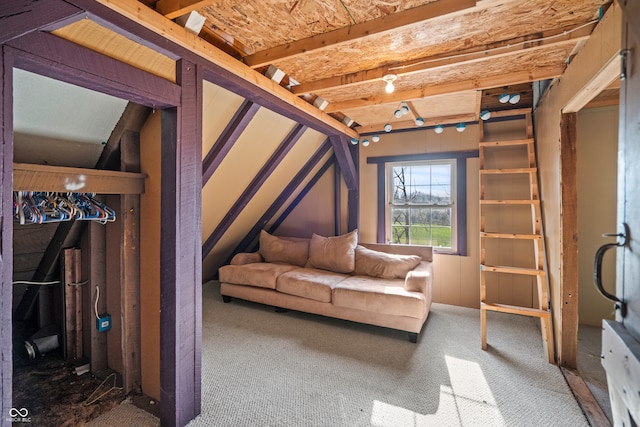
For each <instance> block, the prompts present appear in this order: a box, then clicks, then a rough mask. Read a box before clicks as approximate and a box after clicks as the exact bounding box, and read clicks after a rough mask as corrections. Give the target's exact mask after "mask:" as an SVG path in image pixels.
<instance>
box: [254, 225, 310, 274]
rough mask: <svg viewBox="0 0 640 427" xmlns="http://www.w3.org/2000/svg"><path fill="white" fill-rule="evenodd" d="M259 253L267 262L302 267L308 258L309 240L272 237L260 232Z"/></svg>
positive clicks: (262, 231)
mask: <svg viewBox="0 0 640 427" xmlns="http://www.w3.org/2000/svg"><path fill="white" fill-rule="evenodd" d="M259 252H260V255H262V257H263V258H264V260H265V261H267V262H282V263H285V264H293V265H298V266H300V267H303V266H304V265H305V264H306V263H307V258H308V257H309V240H308V239H294V238H282V237H277V236H272V235H271V234H269V233H267V232H266V231H264V230H261V231H260V249H259Z"/></svg>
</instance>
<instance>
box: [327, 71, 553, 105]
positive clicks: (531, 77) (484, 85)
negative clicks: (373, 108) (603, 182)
mask: <svg viewBox="0 0 640 427" xmlns="http://www.w3.org/2000/svg"><path fill="white" fill-rule="evenodd" d="M564 69H565V66H564V65H562V66H556V67H550V68H545V69H544V70H537V71H532V72H529V71H522V72H516V73H506V74H500V75H496V76H489V77H483V78H477V79H472V80H464V81H460V82H454V83H444V84H440V85H434V86H429V87H423V88H419V89H413V90H407V91H399V92H394V93H392V94H385V95H376V96H370V97H367V98H360V99H352V100H348V101H342V102H333V103H330V104H329V106H328V107H327V109H326V110H325V111H326V112H327V113H335V112H337V111H344V110H348V109H351V108H361V107H367V106H370V105H379V104H388V103H395V102H402V101H406V100H412V99H419V98H425V97H427V96H434V95H442V94H446V93H455V92H462V91H467V90H482V89H489V88H492V87H497V86H508V85H514V84H520V83H528V82H533V81H536V80H546V79H552V78H555V77H558V76H559V75H561V74H562V72H563V71H564Z"/></svg>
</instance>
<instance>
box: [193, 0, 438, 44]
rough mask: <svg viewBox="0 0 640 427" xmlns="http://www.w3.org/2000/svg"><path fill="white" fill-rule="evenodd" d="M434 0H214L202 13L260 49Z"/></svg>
mask: <svg viewBox="0 0 640 427" xmlns="http://www.w3.org/2000/svg"><path fill="white" fill-rule="evenodd" d="M433 1H434V0H408V1H403V2H400V1H391V2H389V1H384V0H371V1H367V2H362V1H358V0H285V1H275V0H271V1H262V0H243V1H234V2H230V1H226V0H217V1H214V2H212V4H211V5H210V6H208V7H205V8H204V9H202V10H201V13H202V14H203V15H204V16H205V17H206V18H207V20H209V21H210V22H211V23H213V25H215V26H216V27H218V28H220V29H221V30H223V31H225V32H227V33H229V34H232V35H233V36H234V37H235V38H237V39H238V40H240V41H241V42H242V43H243V44H244V45H246V46H248V47H249V48H250V49H252V50H254V51H261V50H265V49H269V48H272V47H276V46H280V45H283V44H286V43H290V42H293V41H296V40H301V39H304V38H307V37H311V36H314V35H317V34H324V33H327V32H330V31H333V30H336V29H339V28H343V27H347V26H349V25H352V24H355V23H361V22H366V21H370V20H372V19H376V18H380V17H383V16H386V15H389V14H391V13H395V12H399V11H402V10H406V9H411V8H414V7H416V6H420V5H423V4H427V3H432V2H433Z"/></svg>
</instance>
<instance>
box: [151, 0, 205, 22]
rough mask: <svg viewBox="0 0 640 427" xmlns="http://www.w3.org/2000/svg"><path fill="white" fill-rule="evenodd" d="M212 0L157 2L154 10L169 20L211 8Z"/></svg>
mask: <svg viewBox="0 0 640 427" xmlns="http://www.w3.org/2000/svg"><path fill="white" fill-rule="evenodd" d="M213 2H214V0H158V2H157V3H156V10H157V11H158V12H160V13H161V14H163V15H164V16H166V17H167V18H169V19H175V18H177V17H178V16H182V15H184V14H187V13H189V12H191V11H192V10H198V9H202V8H205V7H207V6H211V4H212V3H213Z"/></svg>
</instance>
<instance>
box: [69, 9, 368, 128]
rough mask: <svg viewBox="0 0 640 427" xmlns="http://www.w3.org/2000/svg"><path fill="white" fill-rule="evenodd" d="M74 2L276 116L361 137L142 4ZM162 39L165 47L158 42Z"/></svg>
mask: <svg viewBox="0 0 640 427" xmlns="http://www.w3.org/2000/svg"><path fill="white" fill-rule="evenodd" d="M73 1H74V3H78V4H81V5H82V7H84V8H86V9H87V10H89V11H90V10H94V9H96V10H97V9H100V10H99V12H100V13H101V14H103V13H104V10H103V9H102V8H103V7H106V8H108V9H109V10H110V11H111V12H113V13H115V14H117V15H121V16H122V17H125V18H126V19H127V20H129V21H130V22H129V23H127V25H123V27H124V28H122V31H123V32H124V33H127V28H131V29H132V30H133V34H138V32H139V31H140V27H143V28H145V29H146V30H149V31H150V32H151V33H152V34H153V35H154V37H151V36H149V35H147V38H148V39H149V40H155V41H157V42H158V44H157V45H158V46H160V45H166V46H168V48H169V49H171V51H173V52H181V55H182V56H183V57H184V58H189V59H190V60H194V62H196V63H198V64H202V65H204V67H205V70H204V73H205V78H206V79H207V80H210V81H211V82H212V83H215V84H218V85H220V86H223V87H225V88H226V89H229V90H231V91H233V92H235V93H236V94H238V95H241V96H243V97H245V98H250V99H251V100H252V101H255V102H257V103H259V104H261V105H262V106H264V107H266V108H269V109H270V110H272V111H274V112H277V113H279V114H282V115H284V116H286V117H288V118H290V119H292V120H294V121H296V122H298V123H301V124H304V125H305V126H308V127H310V128H312V129H315V130H317V131H318V132H320V133H323V134H325V135H346V136H348V137H356V138H357V137H358V134H357V133H356V132H355V131H354V130H353V129H350V128H349V127H348V126H346V125H345V124H344V123H342V122H340V121H338V120H336V119H335V118H333V117H331V116H329V115H328V114H326V113H324V112H322V111H320V110H318V108H316V107H314V106H313V105H311V104H310V103H308V102H306V101H305V100H303V99H301V98H299V97H298V96H296V95H294V94H292V93H291V92H289V91H288V90H287V89H286V88H284V87H282V86H280V85H279V84H278V83H276V82H275V81H273V80H270V79H269V78H267V77H265V76H263V75H261V74H260V73H258V72H256V71H255V70H253V69H251V68H249V67H247V66H246V65H244V64H243V63H241V62H239V61H238V60H236V59H235V58H233V57H231V56H229V55H227V54H226V53H224V52H223V51H221V50H220V49H217V48H215V47H214V46H212V45H211V44H210V43H208V42H206V41H205V40H203V39H201V38H200V37H198V36H196V35H195V34H192V33H190V32H189V31H187V30H186V29H184V28H182V27H181V26H179V25H178V24H176V23H175V22H172V21H171V20H169V19H167V18H166V17H164V16H162V15H160V14H159V13H157V12H156V11H155V10H152V9H150V8H148V7H145V6H144V5H142V4H141V3H140V2H137V1H130V0H73ZM96 5H98V6H100V7H97V6H96ZM155 36H157V37H155ZM160 39H161V40H162V43H160V42H159V40H160Z"/></svg>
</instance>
